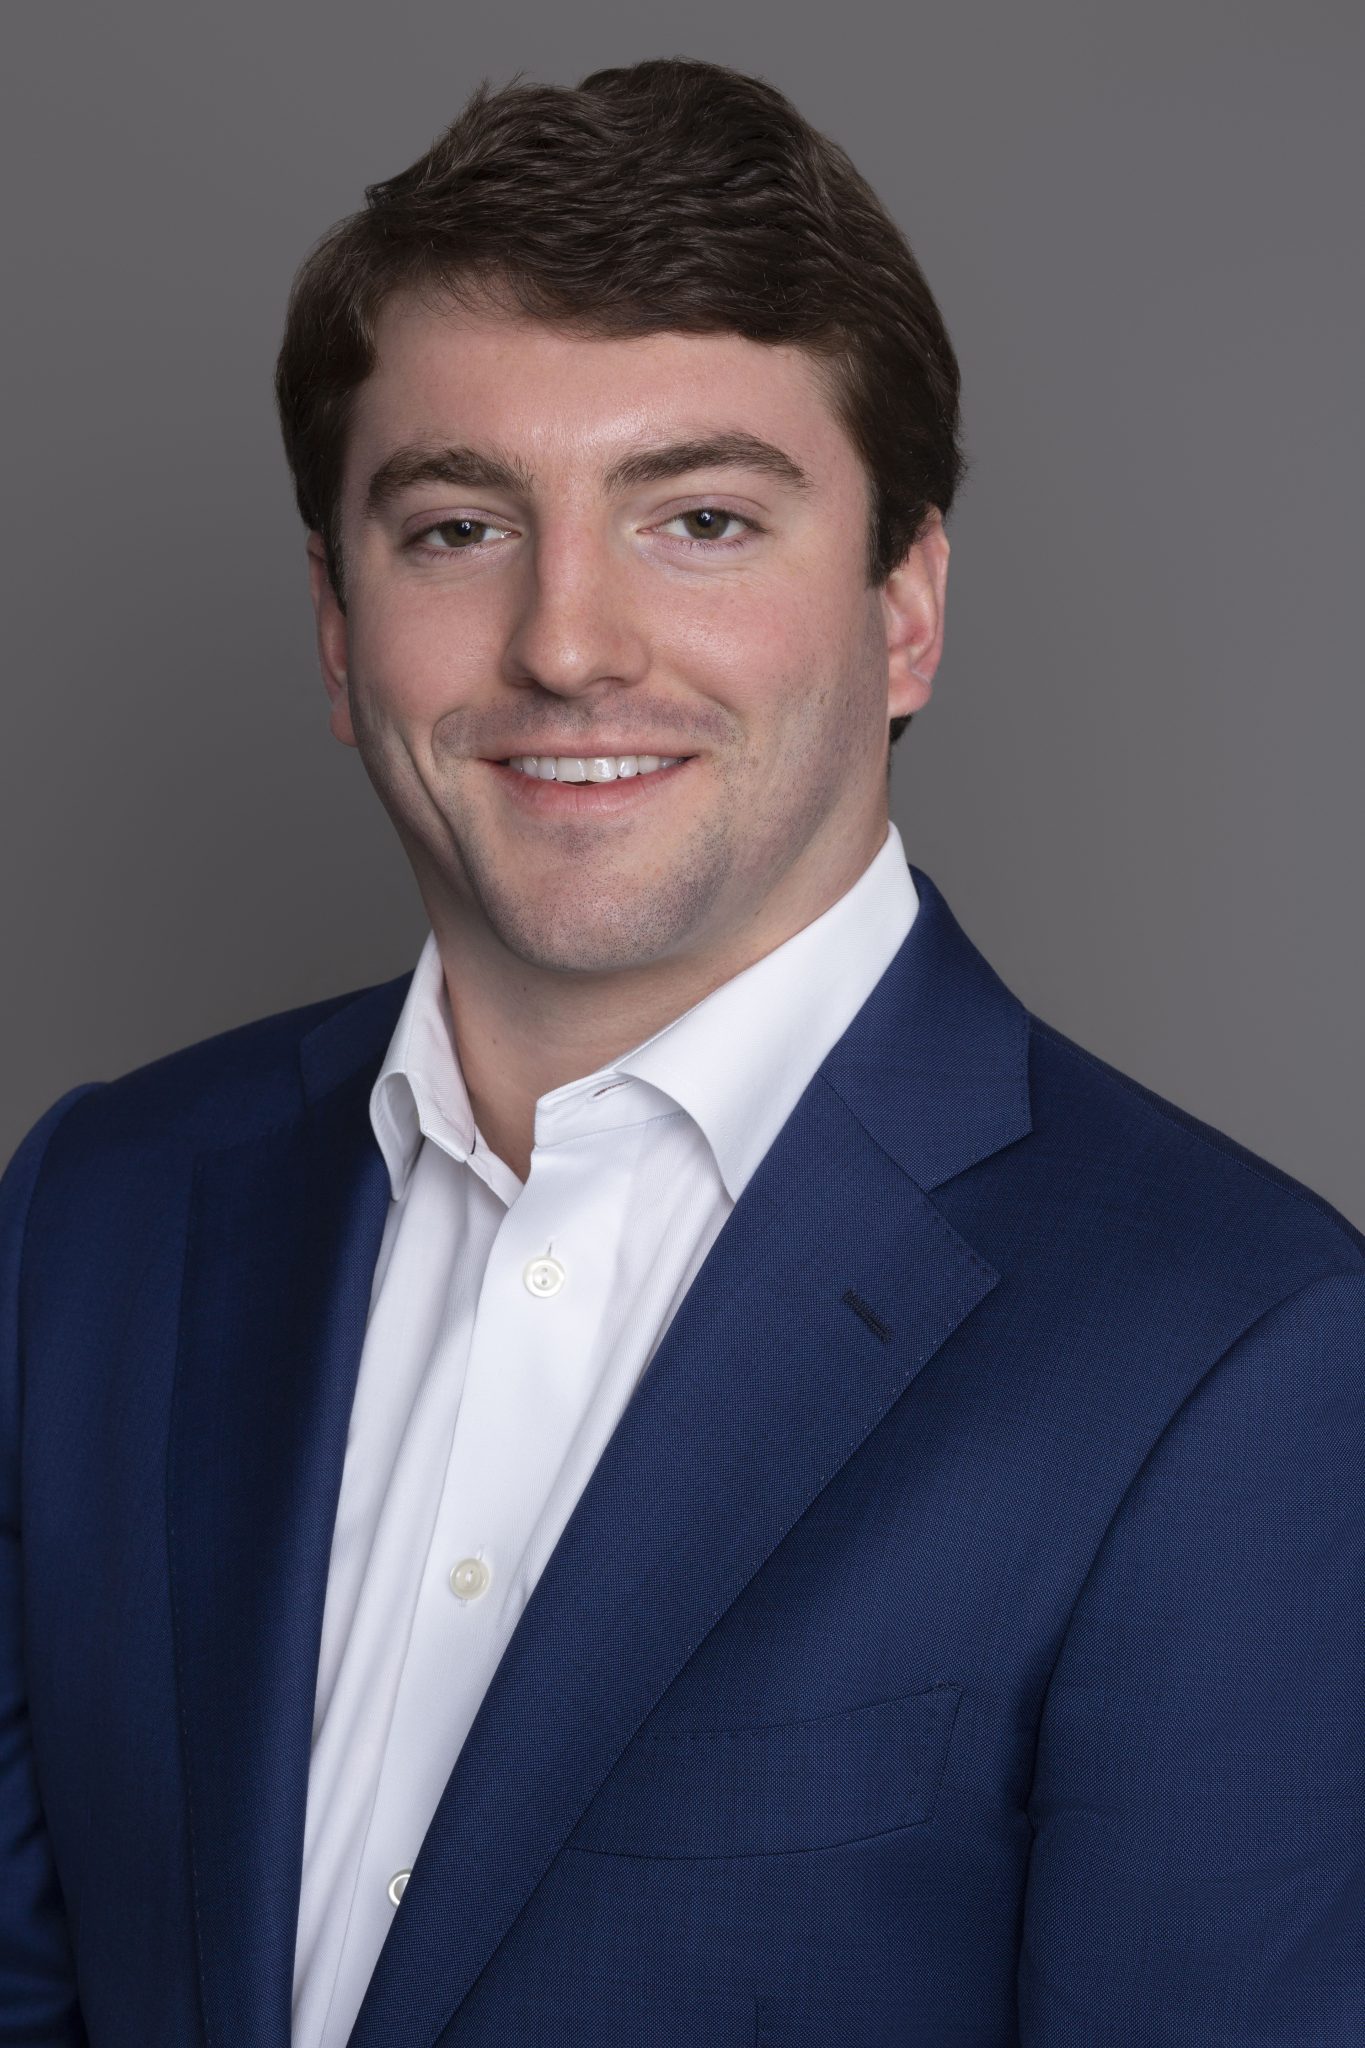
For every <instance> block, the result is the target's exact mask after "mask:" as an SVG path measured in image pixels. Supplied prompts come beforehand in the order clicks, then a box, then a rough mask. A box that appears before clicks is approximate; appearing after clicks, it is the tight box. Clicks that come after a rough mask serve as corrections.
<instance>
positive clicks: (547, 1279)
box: [521, 1257, 567, 1296]
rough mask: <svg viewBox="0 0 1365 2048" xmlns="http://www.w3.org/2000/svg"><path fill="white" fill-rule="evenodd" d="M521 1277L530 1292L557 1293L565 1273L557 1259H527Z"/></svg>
mask: <svg viewBox="0 0 1365 2048" xmlns="http://www.w3.org/2000/svg"><path fill="white" fill-rule="evenodd" d="M521 1277H522V1279H523V1280H524V1281H525V1282H526V1285H527V1287H528V1288H529V1289H530V1291H531V1293H532V1294H539V1295H542V1296H543V1295H547V1294H558V1292H559V1290H560V1288H561V1287H562V1286H563V1285H564V1281H565V1279H566V1277H567V1276H566V1274H565V1271H564V1268H563V1267H562V1266H561V1265H560V1263H559V1260H558V1259H551V1258H548V1257H547V1258H541V1259H530V1260H528V1261H527V1265H526V1270H525V1272H524V1273H523V1274H522V1276H521Z"/></svg>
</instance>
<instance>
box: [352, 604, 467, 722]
mask: <svg viewBox="0 0 1365 2048" xmlns="http://www.w3.org/2000/svg"><path fill="white" fill-rule="evenodd" d="M357 610H358V616H357V617H356V619H355V622H354V624H353V627H352V635H351V658H352V667H353V669H354V670H355V672H356V675H357V676H358V678H359V680H360V683H361V687H362V689H363V691H364V693H365V695H366V697H367V698H368V699H369V700H370V703H371V705H372V707H373V709H374V711H375V712H376V713H377V714H378V716H379V717H380V718H381V719H384V720H387V721H391V722H394V723H397V724H406V723H409V722H412V721H416V722H419V723H420V722H422V721H424V720H425V721H428V722H429V721H430V720H431V719H432V718H434V717H437V716H439V715H440V713H441V712H442V711H444V710H449V709H451V708H452V707H453V706H454V705H457V704H458V703H460V702H461V701H463V699H464V698H466V697H467V696H468V694H469V692H470V689H471V687H472V686H473V685H474V683H475V682H476V681H477V679H478V678H479V677H480V676H486V675H487V674H488V661H489V659H494V660H495V659H496V657H495V655H494V654H493V652H492V650H491V648H485V647H484V646H483V645H482V643H481V640H480V636H479V632H478V622H477V620H476V619H471V618H469V617H468V616H466V615H463V614H462V615H461V617H460V618H459V620H458V621H455V620H452V618H451V616H450V608H449V606H448V605H447V606H441V605H437V604H432V603H429V602H428V603H412V602H411V601H404V602H402V603H397V602H394V601H392V600H389V601H387V602H386V600H385V597H384V596H383V595H382V594H381V595H379V596H377V597H374V598H371V599H370V600H369V601H368V602H366V603H364V604H362V605H361V606H359V607H358V608H357ZM495 672H496V671H495Z"/></svg>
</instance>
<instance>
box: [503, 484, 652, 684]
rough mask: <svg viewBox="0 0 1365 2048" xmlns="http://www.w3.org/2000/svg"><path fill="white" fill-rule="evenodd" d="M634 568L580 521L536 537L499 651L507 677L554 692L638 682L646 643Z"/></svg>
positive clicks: (645, 666)
mask: <svg viewBox="0 0 1365 2048" xmlns="http://www.w3.org/2000/svg"><path fill="white" fill-rule="evenodd" d="M633 566H634V565H633V564H631V563H630V562H628V561H625V560H623V559H622V557H621V555H620V553H619V552H618V551H616V550H615V549H613V547H612V546H611V544H610V541H609V538H608V537H607V536H605V535H601V534H594V533H592V532H590V531H588V530H587V527H586V522H581V523H579V524H577V525H576V527H575V528H574V530H572V531H568V530H563V529H561V530H560V531H558V532H542V533H541V534H539V535H538V536H537V538H536V541H535V545H534V547H533V548H531V549H529V550H528V551H527V557H526V572H525V581H524V583H523V585H522V587H521V589H520V591H519V592H518V595H517V601H516V607H515V611H514V614H513V618H512V621H511V627H510V631H509V633H508V637H507V643H506V647H505V649H504V657H503V661H504V670H505V674H506V677H507V680H508V681H509V682H513V683H520V684H523V685H525V684H528V683H538V684H539V685H540V686H541V688H542V689H545V690H552V691H553V692H554V693H555V695H556V696H560V697H577V696H582V695H584V694H585V693H587V692H590V691H592V690H593V689H596V688H600V687H601V686H603V685H611V684H628V683H635V682H639V681H640V679H641V678H642V677H643V676H644V675H645V674H646V672H647V670H648V667H649V648H648V642H647V638H646V635H645V632H644V630H643V620H642V618H641V616H640V609H639V592H638V589H637V588H636V586H635V582H634V578H633V577H632V575H631V570H632V567H633Z"/></svg>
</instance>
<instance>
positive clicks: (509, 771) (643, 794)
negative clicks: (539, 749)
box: [485, 754, 698, 818]
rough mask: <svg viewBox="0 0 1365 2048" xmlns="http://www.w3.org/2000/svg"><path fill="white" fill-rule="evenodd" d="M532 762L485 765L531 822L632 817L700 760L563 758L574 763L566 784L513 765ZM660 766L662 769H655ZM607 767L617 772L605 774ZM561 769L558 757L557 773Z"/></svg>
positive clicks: (681, 757) (519, 757) (689, 756)
mask: <svg viewBox="0 0 1365 2048" xmlns="http://www.w3.org/2000/svg"><path fill="white" fill-rule="evenodd" d="M529 758H530V757H528V756H525V755H516V756H513V757H511V758H509V759H507V760H504V761H487V762H486V763H485V766H486V767H487V768H489V769H490V770H491V772H492V774H493V775H494V776H495V777H496V778H497V782H498V785H499V787H500V788H501V790H502V792H503V794H504V796H505V797H506V799H507V801H508V802H509V803H511V804H514V805H515V806H516V807H517V809H518V810H519V811H522V812H524V813H526V814H527V815H529V816H532V817H545V818H579V817H581V818H609V817H616V816H625V815H628V814H629V813H631V812H634V811H637V810H640V809H642V808H643V807H644V806H646V805H648V804H651V803H653V802H656V801H657V800H658V799H659V797H661V796H663V795H665V794H666V793H667V792H668V791H669V790H670V789H672V788H673V787H674V785H675V784H676V782H677V781H678V778H679V777H680V776H684V775H686V772H687V770H688V769H689V768H690V767H692V766H693V765H694V764H695V762H696V761H697V759H698V756H697V755H695V754H682V755H674V756H671V757H670V756H659V755H653V754H641V755H636V754H627V755H625V756H620V755H599V756H597V757H596V758H595V759H592V760H589V759H586V758H585V759H582V760H579V759H577V758H576V757H572V756H567V757H564V759H565V760H568V761H570V762H571V764H572V766H571V772H570V775H569V776H567V777H565V778H563V779H561V777H560V776H559V774H558V773H556V774H554V775H546V774H544V773H543V772H541V771H540V769H539V766H538V772H537V773H535V774H534V775H533V774H531V773H530V772H529V769H528V768H527V767H526V766H521V765H514V762H516V763H523V762H526V761H527V760H528V759H529ZM547 758H548V757H547ZM656 762H657V763H658V764H659V765H657V766H655V765H653V764H654V763H656ZM608 764H610V766H611V767H612V768H613V769H614V770H615V772H613V773H610V774H606V773H604V770H605V769H606V767H607V766H608ZM560 765H561V762H560V760H559V759H558V758H556V760H555V766H556V768H558V767H559V766H560ZM623 768H624V771H625V772H624V773H622V772H621V770H622V769H623ZM579 770H581V771H582V773H581V776H580V775H579V773H578V771H579ZM594 771H595V772H594Z"/></svg>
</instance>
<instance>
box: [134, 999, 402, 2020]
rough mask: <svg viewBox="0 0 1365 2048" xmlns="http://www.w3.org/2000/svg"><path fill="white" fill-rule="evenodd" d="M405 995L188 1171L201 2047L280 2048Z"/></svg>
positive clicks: (380, 1004)
mask: <svg viewBox="0 0 1365 2048" xmlns="http://www.w3.org/2000/svg"><path fill="white" fill-rule="evenodd" d="M406 981H407V977H402V978H400V980H399V981H398V982H396V983H386V984H384V985H383V986H382V987H380V988H378V989H375V990H372V991H367V992H366V993H365V994H364V995H363V996H362V997H361V998H359V999H358V1001H356V1002H355V1003H353V1004H349V1005H347V1006H345V1008H343V1009H342V1010H340V1011H337V1012H334V1013H333V1016H332V1017H331V1018H330V1019H328V1020H326V1021H325V1022H324V1024H323V1025H322V1026H321V1027H319V1029H318V1030H316V1031H315V1032H313V1033H312V1034H310V1037H309V1038H308V1039H306V1040H304V1042H303V1048H302V1057H303V1088H302V1090H301V1091H299V1090H291V1095H292V1100H291V1101H290V1103H289V1112H288V1120H287V1121H286V1122H284V1123H283V1124H282V1126H281V1127H279V1128H276V1129H274V1130H271V1131H269V1132H267V1133H266V1134H265V1135H263V1136H258V1137H253V1138H248V1139H247V1140H245V1141H244V1142H241V1143H238V1144H235V1145H231V1146H228V1147H226V1148H224V1149H220V1150H216V1151H206V1152H204V1153H202V1154H201V1155H200V1156H199V1158H198V1159H197V1161H196V1164H195V1172H194V1182H193V1193H192V1197H191V1220H190V1236H189V1244H188V1248H187V1252H186V1265H185V1278H184V1292H183V1306H182V1312H181V1329H180V1342H179V1349H178V1357H177V1366H176V1385H175V1396H174V1405H173V1411H172V1417H171V1434H170V1446H169V1462H168V1471H167V1503H168V1539H169V1553H170V1571H171V1587H172V1603H173V1604H172V1612H173V1622H174V1638H175V1655H176V1675H177V1684H178V1687H179V1697H180V1720H181V1730H182V1745H183V1751H184V1760H185V1773H186V1784H187V1791H188V1802H189V1828H190V1848H191V1865H192V1879H193V1886H194V1894H195V1925H196V1931H197V1941H198V1950H199V1969H200V1984H201V1996H202V2004H203V2012H204V2022H205V2029H206V2033H207V2037H208V2040H209V2042H210V2043H211V2044H212V2048H287V2044H288V2041H289V2031H290V2006H291V1998H292V1986H293V1965H294V1940H295V1930H296V1925H297V1914H298V1902H299V1883H300V1872H301V1866H302V1854H303V1826H304V1814H305V1807H306V1798H307V1785H308V1763H309V1754H310V1749H311V1738H312V1717H313V1701H314V1691H315V1687H316V1680H317V1660H318V1647H319V1641H320V1637H321V1629H322V1611H323V1601H324V1597H325V1592H326V1580H327V1567H328V1561H329V1557H330V1551H331V1537H332V1525H333V1522H334V1519H335V1514H336V1501H337V1492H338V1489H339V1486H340V1481H341V1469H342V1463H343V1459H344V1455H345V1446H346V1432H347V1424H348V1421H349V1417H350V1409H351V1398H352V1393H353V1390H354V1384H355V1376H356V1370H357V1367H358V1365H359V1361H360V1351H361V1346H362V1343H363V1341H364V1333H365V1323H366V1318H367V1314H368V1309H369V1297H370V1289H371V1284H372V1280H373V1275H374V1267H375V1261H376V1258H377V1257H378V1252H379V1245H380V1240H381V1236H382V1232H383V1225H384V1217H385V1214H386V1210H387V1205H388V1200H389V1186H388V1176H387V1172H386V1170H385V1167H384V1163H383V1158H382V1155H381V1154H380V1152H379V1148H378V1146H377V1145H376V1143H375V1140H374V1136H373V1133H372V1131H371V1128H370V1123H369V1116H368V1097H369V1090H370V1087H371V1085H372V1083H373V1079H374V1076H375V1074H376V1072H377V1071H378V1064H379V1061H380V1059H381V1058H382V1056H383V1049H384V1046H385V1045H386V1043H387V1041H388V1037H389V1034H390V1033H391V1031H392V1028H393V1025H394V1023H395V1022H396V1020H397V1015H398V1010H399V1008H400V1006H401V1003H402V997H403V993H404V989H405V986H406ZM358 1063H359V1064H358Z"/></svg>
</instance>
